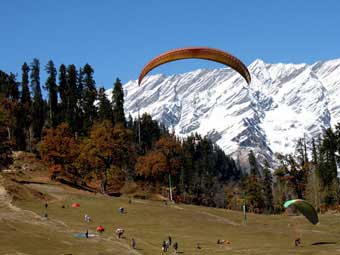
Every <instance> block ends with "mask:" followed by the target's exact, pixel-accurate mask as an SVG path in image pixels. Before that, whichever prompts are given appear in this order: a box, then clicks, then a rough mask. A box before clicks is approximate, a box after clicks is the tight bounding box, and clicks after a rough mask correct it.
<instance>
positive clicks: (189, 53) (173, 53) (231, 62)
mask: <svg viewBox="0 0 340 255" xmlns="http://www.w3.org/2000/svg"><path fill="white" fill-rule="evenodd" d="M190 58H195V59H206V60H211V61H215V62H218V63H221V64H224V65H227V66H230V67H231V68H232V69H234V70H236V71H237V72H238V73H239V74H240V75H241V76H242V77H243V78H244V79H245V80H246V82H247V83H248V84H249V83H250V81H251V77H250V73H249V71H248V69H247V67H246V66H245V64H243V63H242V62H241V60H239V59H238V58H236V57H234V56H233V55H231V54H229V53H227V52H225V51H222V50H218V49H213V48H207V47H189V48H180V49H175V50H170V51H167V52H164V53H162V54H160V55H158V56H157V57H155V58H153V59H152V60H151V61H149V62H148V63H147V64H146V65H145V67H144V68H143V70H142V71H141V73H140V75H139V78H138V84H139V85H140V84H141V83H142V80H143V78H144V77H145V76H146V75H147V74H148V73H149V72H150V71H151V70H152V69H154V68H156V67H157V66H160V65H162V64H165V63H168V62H172V61H176V60H181V59H190Z"/></svg>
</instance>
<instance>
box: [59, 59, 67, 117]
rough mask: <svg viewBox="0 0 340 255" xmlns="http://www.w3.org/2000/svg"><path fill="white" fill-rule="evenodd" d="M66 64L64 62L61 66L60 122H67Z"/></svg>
mask: <svg viewBox="0 0 340 255" xmlns="http://www.w3.org/2000/svg"><path fill="white" fill-rule="evenodd" d="M66 76H67V74H66V66H65V65H64V64H62V65H60V67H59V86H58V88H59V95H60V105H59V110H58V112H59V121H58V122H59V123H61V122H65V118H66V112H67V91H68V87H67V80H66Z"/></svg>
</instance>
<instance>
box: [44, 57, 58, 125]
mask: <svg viewBox="0 0 340 255" xmlns="http://www.w3.org/2000/svg"><path fill="white" fill-rule="evenodd" d="M45 70H46V71H47V74H48V78H47V80H46V83H45V88H46V90H47V91H48V116H49V122H50V125H51V126H52V127H53V128H56V127H57V125H58V122H57V107H58V94H57V91H58V87H57V81H56V79H57V69H56V68H55V67H54V63H53V61H52V60H50V61H48V63H47V65H46V67H45Z"/></svg>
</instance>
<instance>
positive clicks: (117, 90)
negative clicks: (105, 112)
mask: <svg viewBox="0 0 340 255" xmlns="http://www.w3.org/2000/svg"><path fill="white" fill-rule="evenodd" d="M112 104H113V116H114V122H115V123H116V124H117V123H121V124H123V125H124V126H126V120H125V114H124V92H123V87H122V84H121V82H120V80H119V79H118V78H117V79H116V82H115V84H114V85H113V92H112Z"/></svg>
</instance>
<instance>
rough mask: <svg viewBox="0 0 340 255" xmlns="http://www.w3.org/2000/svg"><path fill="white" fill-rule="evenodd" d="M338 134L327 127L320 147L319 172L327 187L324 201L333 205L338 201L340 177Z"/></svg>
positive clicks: (325, 187)
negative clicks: (337, 162) (339, 180)
mask: <svg viewBox="0 0 340 255" xmlns="http://www.w3.org/2000/svg"><path fill="white" fill-rule="evenodd" d="M336 141H337V139H336V135H335V133H334V132H333V130H332V129H331V128H329V129H327V130H326V131H325V133H324V136H323V141H322V145H321V148H320V156H319V167H318V174H319V177H320V179H321V180H322V184H323V187H324V189H325V192H326V194H325V198H324V200H325V201H324V202H325V203H326V204H327V205H333V204H335V203H336V202H337V201H338V197H337V193H338V190H339V188H338V179H337V165H336V150H337V143H336Z"/></svg>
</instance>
